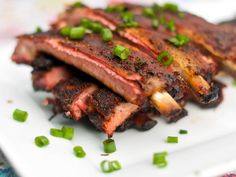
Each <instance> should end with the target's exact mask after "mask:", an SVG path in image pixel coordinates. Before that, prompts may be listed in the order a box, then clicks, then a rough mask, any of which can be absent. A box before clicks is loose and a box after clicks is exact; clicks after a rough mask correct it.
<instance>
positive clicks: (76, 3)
mask: <svg viewBox="0 0 236 177" xmlns="http://www.w3.org/2000/svg"><path fill="white" fill-rule="evenodd" d="M83 6H84V5H83V4H82V3H81V2H80V1H78V2H75V3H74V4H73V5H72V7H75V8H80V7H83Z"/></svg>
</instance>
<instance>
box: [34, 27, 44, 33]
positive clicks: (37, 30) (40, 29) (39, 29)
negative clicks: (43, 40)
mask: <svg viewBox="0 0 236 177" xmlns="http://www.w3.org/2000/svg"><path fill="white" fill-rule="evenodd" d="M35 32H36V33H41V32H43V30H42V28H41V27H40V26H37V27H36V30H35Z"/></svg>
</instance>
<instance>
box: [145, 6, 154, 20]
mask: <svg viewBox="0 0 236 177" xmlns="http://www.w3.org/2000/svg"><path fill="white" fill-rule="evenodd" d="M143 15H144V16H145V17H149V18H153V17H155V16H156V15H155V12H154V10H153V8H151V7H144V9H143Z"/></svg>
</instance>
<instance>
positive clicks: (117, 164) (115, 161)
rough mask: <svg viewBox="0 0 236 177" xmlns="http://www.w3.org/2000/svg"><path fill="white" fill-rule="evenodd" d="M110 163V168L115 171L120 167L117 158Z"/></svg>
mask: <svg viewBox="0 0 236 177" xmlns="http://www.w3.org/2000/svg"><path fill="white" fill-rule="evenodd" d="M110 163H111V166H112V169H113V170H114V171H117V170H120V169H121V165H120V162H118V161H117V160H114V161H111V162H110Z"/></svg>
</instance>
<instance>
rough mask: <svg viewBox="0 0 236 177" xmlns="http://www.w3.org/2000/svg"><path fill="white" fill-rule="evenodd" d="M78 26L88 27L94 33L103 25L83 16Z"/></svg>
mask: <svg viewBox="0 0 236 177" xmlns="http://www.w3.org/2000/svg"><path fill="white" fill-rule="evenodd" d="M80 26H82V27H84V28H87V29H90V30H92V31H93V32H95V33H100V32H101V30H102V29H103V26H102V25H101V24H100V23H98V22H94V21H92V20H90V19H87V18H83V19H82V20H81V22H80Z"/></svg>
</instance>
